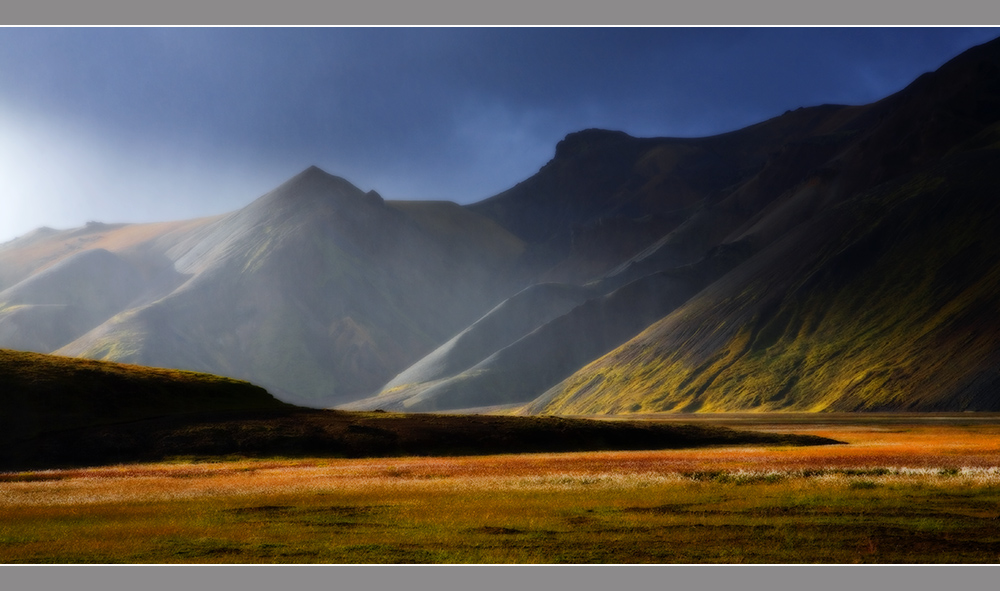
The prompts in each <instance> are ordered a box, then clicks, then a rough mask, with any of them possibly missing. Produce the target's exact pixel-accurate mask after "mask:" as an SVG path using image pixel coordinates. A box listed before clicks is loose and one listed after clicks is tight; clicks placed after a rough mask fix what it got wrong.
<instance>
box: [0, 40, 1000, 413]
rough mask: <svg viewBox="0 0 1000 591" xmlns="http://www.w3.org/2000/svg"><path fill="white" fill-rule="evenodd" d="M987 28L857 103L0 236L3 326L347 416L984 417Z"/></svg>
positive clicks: (990, 219)
mask: <svg viewBox="0 0 1000 591" xmlns="http://www.w3.org/2000/svg"><path fill="white" fill-rule="evenodd" d="M998 150H1000V40H997V41H993V42H991V43H987V44H984V45H981V46H978V47H975V48H973V49H971V50H969V51H967V52H965V53H964V54H962V55H960V56H958V57H956V58H955V59H953V60H951V61H950V62H948V63H947V64H945V65H944V66H942V67H941V68H939V69H938V70H937V71H936V72H932V73H928V74H925V75H923V76H921V77H920V78H918V79H917V80H915V81H914V82H913V83H911V84H910V85H909V86H907V87H906V88H905V89H903V90H901V91H900V92H897V93H895V94H893V95H891V96H889V97H886V98H884V99H882V100H880V101H877V102H875V103H872V104H868V105H855V106H848V105H820V106H814V107H806V108H800V109H796V110H793V111H788V112H786V113H784V114H783V115H781V116H778V117H774V118H772V119H769V120H767V121H763V122H761V123H758V124H756V125H752V126H749V127H747V128H745V129H741V130H736V131H733V132H730V133H726V134H721V135H717V136H712V137H704V138H634V137H631V136H629V135H627V134H625V133H622V132H618V131H608V130H597V129H589V130H584V131H580V132H577V133H572V134H569V135H568V136H567V137H566V138H565V139H564V140H563V141H561V142H559V144H558V145H557V146H556V147H555V153H554V156H553V158H552V159H551V160H550V161H549V162H548V163H547V164H546V165H545V166H543V167H542V168H541V169H540V170H539V171H538V172H537V174H535V175H533V176H531V177H530V178H528V179H526V180H524V181H523V182H521V183H519V184H518V185H516V186H514V187H512V188H510V189H509V190H507V191H504V192H502V193H500V194H498V195H496V196H494V197H491V198H489V199H486V200H484V201H481V202H478V203H473V204H470V205H467V206H459V205H457V204H454V203H448V202H391V201H384V200H383V199H382V197H381V196H379V195H378V194H377V193H375V192H374V191H369V192H367V193H366V192H364V191H362V190H360V189H358V188H356V187H354V186H352V185H351V184H350V183H348V182H347V181H346V180H344V179H341V178H338V177H335V176H332V175H329V174H327V173H325V172H323V171H321V170H319V169H317V168H314V167H313V168H309V169H307V170H305V171H303V172H302V173H301V174H299V175H297V176H296V177H294V178H292V179H290V180H289V181H287V182H286V183H284V184H283V185H281V186H280V187H278V188H276V189H275V190H274V191H272V192H270V193H268V194H266V195H264V196H262V197H260V198H259V199H257V200H256V201H254V202H252V203H250V204H249V205H248V206H246V207H244V208H243V209H240V210H238V211H235V212H232V213H230V214H227V215H221V216H215V217H211V218H203V219H199V220H188V221H180V222H170V223H162V224H132V225H125V224H119V225H114V226H109V225H103V224H97V223H92V224H88V225H87V226H85V227H83V228H79V229H75V230H64V231H59V230H52V229H48V228H42V229H39V230H36V231H35V232H33V233H31V234H29V235H26V236H24V237H21V238H19V239H16V240H14V241H12V242H9V243H7V244H4V245H0V346H10V347H18V348H22V349H29V350H35V351H39V352H53V351H54V352H57V353H60V354H63V355H73V356H80V357H89V358H96V359H106V360H115V361H125V362H129V363H138V364H143V365H152V366H163V367H175V368H183V369H190V370H197V371H204V372H210V373H215V374H221V375H227V376H232V377H235V378H239V379H244V380H249V381H252V382H254V383H257V384H260V385H261V386H264V387H265V388H267V389H268V390H269V391H270V392H272V393H273V394H275V395H276V396H277V397H279V398H280V399H282V400H285V401H290V402H294V403H297V404H303V405H308V406H333V405H341V406H343V407H344V408H352V409H369V410H374V409H383V410H404V411H455V410H470V409H477V408H478V409H482V408H497V407H506V408H508V409H513V408H518V409H520V410H519V411H518V412H522V413H560V414H567V413H568V414H575V413H585V414H592V413H596V414H601V413H629V412H650V411H710V410H713V411H728V410H816V411H819V410H996V409H997V407H998V406H1000V396H997V394H998V393H997V388H998V385H1000V378H998V374H997V370H996V369H995V368H996V367H998V365H997V361H1000V357H998V351H1000V337H998V336H997V335H1000V325H998V322H1000V321H998V320H997V318H998V317H1000V315H997V314H995V313H994V312H995V311H996V309H997V304H998V303H1000V302H998V301H997V296H996V294H997V293H1000V289H998V287H1000V285H998V281H1000V275H998V273H1000V270H998V267H997V265H998V261H1000V246H998V243H997V238H996V237H997V236H1000V220H998V219H997V213H996V205H995V199H994V198H993V196H995V195H997V194H998V192H1000V176H998V175H1000V173H997V172H996V171H998V170H1000V167H998V166H997V162H996V160H997V157H998V156H997V155H998Z"/></svg>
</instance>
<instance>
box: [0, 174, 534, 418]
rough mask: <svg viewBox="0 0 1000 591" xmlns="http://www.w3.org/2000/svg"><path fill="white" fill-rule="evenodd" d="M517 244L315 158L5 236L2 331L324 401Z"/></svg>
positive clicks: (441, 328)
mask: <svg viewBox="0 0 1000 591" xmlns="http://www.w3.org/2000/svg"><path fill="white" fill-rule="evenodd" d="M522 249H523V246H522V244H521V241H520V240H518V239H517V238H515V237H513V236H511V235H510V234H509V233H507V232H506V231H505V230H503V229H502V228H500V227H499V226H497V225H496V224H495V223H493V222H492V221H490V220H488V219H485V218H483V217H481V216H477V215H476V214H474V213H471V212H469V211H467V210H465V209H463V208H461V207H459V206H457V205H454V204H438V203H406V204H399V205H396V204H392V203H386V202H384V200H383V199H382V198H381V197H380V196H379V195H378V194H376V193H374V192H369V193H364V192H362V191H361V190H359V189H357V188H356V187H353V186H352V185H350V184H349V183H348V182H347V181H345V180H343V179H340V178H338V177H334V176H332V175H329V174H327V173H325V172H323V171H321V170H319V169H318V168H315V167H313V168H309V169H307V170H306V171H304V172H302V173H301V174H299V175H298V176H296V177H294V178H292V179H291V180H289V181H288V182H286V183H285V184H283V185H282V186H280V187H278V188H277V189H275V190H274V191H272V192H270V193H268V194H267V195H264V196H263V197H261V198H259V199H258V200H256V201H254V202H253V203H251V204H250V205H248V206H247V207H245V208H243V209H241V210H239V211H236V212H233V213H232V214H229V215H225V216H219V217H216V218H211V219H206V220H196V221H192V222H187V223H181V224H172V225H171V224H167V225H155V224H153V225H125V226H115V227H109V226H101V225H90V226H88V227H86V228H83V229H81V230H76V231H68V232H45V233H42V234H41V235H34V236H29V237H25V238H22V239H19V240H16V241H14V242H12V243H8V244H7V245H4V247H2V248H0V265H2V264H3V262H5V259H6V261H10V260H14V261H17V262H18V265H19V266H20V269H19V268H17V266H14V265H11V267H13V269H11V268H10V267H8V269H11V270H7V271H6V272H5V273H4V274H3V275H0V276H4V277H8V278H10V279H8V281H11V282H13V281H16V283H14V284H13V285H11V286H10V287H7V288H6V289H5V290H4V291H3V292H2V293H0V344H3V345H5V346H7V345H8V343H9V346H19V347H21V348H24V349H34V350H36V351H39V352H53V351H54V352H57V353H59V354H61V355H70V356H79V357H88V358H93V359H106V360H113V361H119V362H126V363H133V364H140V365H148V366H158V367H176V368H183V369H189V370H196V371H204V372H210V373H216V374H222V375H228V376H233V377H237V378H240V379H246V380H249V381H252V382H254V383H257V384H260V385H262V386H264V387H266V388H268V389H269V390H270V391H272V392H274V393H275V394H277V395H279V396H280V397H281V398H282V399H284V400H288V401H295V402H298V403H301V404H306V405H311V406H328V405H331V404H334V403H337V402H343V401H345V400H350V399H352V398H358V397H360V396H362V395H364V394H367V393H369V392H371V391H373V390H375V389H377V388H378V387H379V386H380V385H381V384H383V383H384V382H385V381H387V380H388V379H389V378H391V377H392V376H393V375H394V374H395V373H397V372H399V371H400V370H402V369H404V368H405V367H406V366H407V365H409V364H410V363H412V362H413V361H416V360H417V359H419V358H420V357H421V356H422V355H424V354H426V353H427V352H429V351H431V350H433V348H434V347H436V346H437V345H439V344H440V343H441V342H442V341H444V340H446V339H447V338H448V337H450V336H451V335H452V334H454V333H455V332H457V331H458V330H460V329H461V328H462V327H463V326H464V325H466V324H468V323H469V322H471V321H472V320H474V319H475V318H476V317H477V316H478V315H479V314H480V313H481V311H482V310H483V309H484V308H487V307H488V306H491V305H496V304H497V303H498V302H499V300H500V299H502V296H503V295H505V294H507V293H512V292H514V291H516V289H515V288H516V281H515V280H514V279H512V277H513V273H512V272H511V273H507V272H506V270H507V269H511V270H512V269H513V262H514V261H516V260H517V257H518V256H519V255H520V253H521V250H522ZM4 255H6V256H4ZM32 257H33V258H32ZM26 260H33V261H34V269H32V268H30V267H31V265H27V264H25V261H26ZM19 275H20V276H19ZM81 278H86V281H83V279H81ZM18 279H19V280H18ZM81 281H83V283H84V284H85V286H84V287H83V288H81V287H80V285H81V284H80V282H81ZM32 321H34V322H32ZM4 337H5V338H4Z"/></svg>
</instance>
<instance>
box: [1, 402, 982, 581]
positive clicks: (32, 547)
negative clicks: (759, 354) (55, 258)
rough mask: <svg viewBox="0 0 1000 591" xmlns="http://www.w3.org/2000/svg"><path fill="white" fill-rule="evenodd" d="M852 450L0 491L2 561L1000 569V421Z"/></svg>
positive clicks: (851, 435)
mask: <svg viewBox="0 0 1000 591" xmlns="http://www.w3.org/2000/svg"><path fill="white" fill-rule="evenodd" d="M818 421H819V419H817V422H814V423H812V424H804V425H795V424H790V423H788V422H774V423H771V424H768V425H762V427H764V428H767V429H773V430H784V431H795V432H808V433H813V434H818V435H824V436H829V437H833V438H836V439H840V440H842V441H847V442H848V444H847V445H837V446H819V447H805V448H751V447H731V448H716V449H702V450H672V451H652V452H588V453H563V454H525V455H506V456H475V457H458V458H379V459H322V460H316V459H313V460H301V459H271V460H246V459H234V460H229V461H216V462H188V461H185V460H178V461H176V462H173V463H160V464H134V465H122V466H111V467H103V468H85V469H74V470H51V471H42V472H32V473H8V474H2V475H0V560H2V561H4V562H53V561H54V562H90V561H93V562H453V563H454V562H481V563H485V562H519V563H520V562H603V563H617V562H995V561H997V560H998V559H1000V522H998V518H1000V488H998V485H1000V462H998V458H1000V454H998V452H1000V421H995V420H994V421H989V422H985V423H983V424H959V425H955V424H933V423H931V424H927V423H923V424H920V423H887V424H870V423H869V424H860V425H852V424H848V423H840V424H835V423H830V424H822V423H820V422H818Z"/></svg>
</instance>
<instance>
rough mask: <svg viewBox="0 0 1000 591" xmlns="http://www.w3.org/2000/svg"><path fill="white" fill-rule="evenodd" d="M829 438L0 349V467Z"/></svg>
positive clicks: (775, 442) (795, 441) (665, 446)
mask: <svg viewBox="0 0 1000 591" xmlns="http://www.w3.org/2000/svg"><path fill="white" fill-rule="evenodd" d="M827 443H836V442H835V441H832V440H829V439H823V438H819V437H810V436H798V435H775V434H765V433H751V432H741V431H734V430H731V429H726V428H721V427H706V426H694V425H662V424H655V423H643V422H621V423H619V422H606V421H594V420H587V419H561V418H548V417H503V416H486V415H430V414H426V415H420V414H417V415H403V414H396V413H386V412H381V411H376V412H369V413H354V412H346V411H334V410H316V409H307V408H302V407H296V406H292V405H290V404H286V403H283V402H279V401H278V400H276V399H275V398H273V397H272V396H271V395H270V394H268V393H267V391H266V390H264V389H263V388H259V387H257V386H254V385H253V384H250V383H248V382H242V381H239V380H232V379H229V378H222V377H218V376H214V375H211V374H203V373H196V372H186V371H177V370H167V369H157V368H151V367H142V366H137V365H125V364H120V363H110V362H102V361H94V360H88V359H75V358H70V357H59V356H55V355H42V354H38V353H25V352H21V351H11V350H4V349H0V471H19V470H41V469H47V468H60V467H76V466H94V465H107V464H118V463H126V462H151V461H159V460H165V459H169V458H172V457H177V456H186V457H191V456H194V457H206V458H207V457H219V456H234V455H235V456H244V457H275V456H283V457H352V458H356V457H386V456H437V455H443V456H450V455H486V454H506V453H527V452H561V451H591V450H594V451H596V450H626V449H671V448H683V447H699V446H706V445H820V444H827Z"/></svg>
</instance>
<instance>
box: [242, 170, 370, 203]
mask: <svg viewBox="0 0 1000 591" xmlns="http://www.w3.org/2000/svg"><path fill="white" fill-rule="evenodd" d="M259 201H261V202H263V203H268V204H274V205H278V204H283V205H289V204H295V206H296V207H301V206H303V205H305V204H307V203H315V204H321V203H322V204H327V205H335V206H337V207H342V206H347V207H353V206H357V205H360V204H368V205H376V206H378V205H382V203H383V201H382V198H381V197H380V196H378V193H376V192H374V191H369V192H368V193H365V192H364V191H362V190H361V189H359V188H357V187H356V186H354V185H353V184H351V183H350V181H348V180H347V179H344V178H342V177H339V176H335V175H332V174H330V173H328V172H326V171H325V170H323V169H321V168H319V167H318V166H310V167H308V168H306V169H305V170H303V171H302V172H300V173H299V174H297V175H295V176H293V177H292V178H290V179H288V180H287V181H285V182H284V183H282V184H281V185H279V186H278V187H277V188H276V189H274V190H273V191H271V192H270V193H268V194H266V195H264V196H263V197H261V199H260V200H259Z"/></svg>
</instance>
